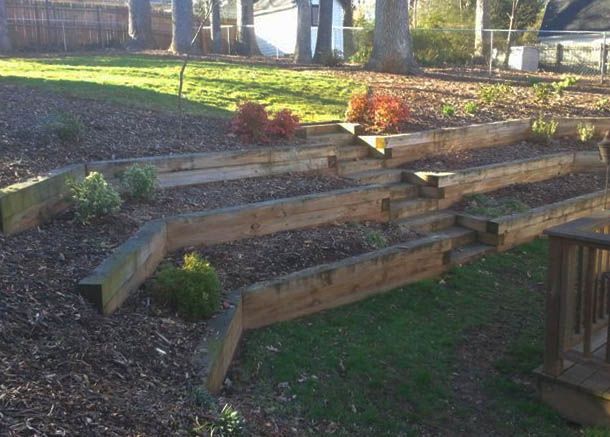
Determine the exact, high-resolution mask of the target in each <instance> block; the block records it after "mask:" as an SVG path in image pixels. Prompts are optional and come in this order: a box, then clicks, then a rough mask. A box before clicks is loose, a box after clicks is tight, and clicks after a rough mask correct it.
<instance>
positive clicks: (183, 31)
mask: <svg viewBox="0 0 610 437" xmlns="http://www.w3.org/2000/svg"><path fill="white" fill-rule="evenodd" d="M192 40H193V2H192V0H172V45H171V47H170V49H169V50H170V51H171V52H173V53H188V51H189V50H190V48H191V42H192Z"/></svg>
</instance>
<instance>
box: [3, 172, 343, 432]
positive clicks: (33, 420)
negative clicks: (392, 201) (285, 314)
mask: <svg viewBox="0 0 610 437" xmlns="http://www.w3.org/2000/svg"><path fill="white" fill-rule="evenodd" d="M348 185H349V183H348V182H347V181H345V180H343V179H340V178H337V177H333V176H321V175H317V176H306V175H303V174H293V175H285V176H277V177H269V178H258V179H250V180H239V181H229V182H218V183H211V184H206V185H201V186H193V187H186V188H177V189H172V190H166V191H162V192H161V193H160V195H159V197H158V198H157V199H156V200H155V201H154V202H153V203H152V204H150V205H148V204H138V203H135V202H126V203H125V204H124V205H123V207H122V208H121V211H120V212H119V213H117V214H116V215H114V216H111V217H108V218H105V219H100V220H97V221H96V222H94V223H92V224H91V225H88V226H85V225H81V224H80V223H79V222H77V221H76V220H75V219H74V215H73V213H72V212H71V211H69V212H67V213H65V214H63V215H61V216H60V217H57V218H56V219H55V220H54V221H53V222H51V223H49V224H46V225H42V226H40V227H39V228H37V229H32V230H29V231H26V232H23V233H20V234H18V235H15V236H12V237H5V236H2V235H1V234H0V374H1V375H2V378H0V387H1V390H0V435H5V434H9V435H55V434H58V435H63V434H62V433H67V434H72V435H126V433H128V434H130V435H177V434H178V435H181V434H187V432H188V430H189V429H191V428H192V426H193V425H194V422H193V421H194V419H195V417H196V416H198V415H199V417H201V413H202V412H203V413H205V411H202V410H201V408H199V407H197V406H196V405H195V402H194V400H193V396H192V389H193V387H194V386H197V385H199V384H200V383H201V381H199V380H196V379H194V378H193V369H192V368H191V364H190V363H191V357H192V353H193V350H194V347H195V346H196V344H197V342H198V341H199V340H200V339H201V337H202V336H203V334H202V333H203V330H204V329H205V323H187V322H184V321H182V320H180V319H177V318H175V317H173V315H172V314H169V313H168V311H155V312H153V311H151V308H150V305H149V302H148V301H146V300H144V301H139V300H136V301H133V302H131V304H130V305H126V306H125V307H124V308H122V309H120V310H119V311H118V312H117V313H115V314H114V315H112V316H111V317H101V316H100V315H98V314H97V312H96V311H95V310H93V309H92V307H91V306H90V305H89V304H88V303H86V302H84V301H83V299H82V298H81V297H80V296H79V295H78V294H77V293H76V291H75V285H76V283H77V282H78V281H79V280H80V279H82V278H83V277H85V276H87V275H88V274H89V273H90V272H91V271H92V270H93V269H94V268H95V267H96V266H97V265H98V264H99V263H100V262H101V261H102V260H103V259H104V258H105V257H106V256H107V255H108V254H109V253H110V252H111V251H112V250H113V249H114V248H115V247H116V246H118V245H120V244H121V243H123V242H124V241H125V240H126V239H127V238H128V237H129V236H130V235H131V234H132V233H134V232H135V231H136V230H137V229H138V228H139V226H140V225H141V224H142V223H143V222H145V221H147V220H150V219H152V218H156V217H160V216H163V215H170V214H177V213H180V212H186V211H195V210H203V209H209V208H218V207H223V206H230V205H236V204H240V203H243V202H247V201H250V202H254V201H260V200H266V199H275V198H282V197H289V196H295V195H300V194H306V193H313V192H320V191H326V190H332V189H337V188H343V187H345V186H348ZM346 244H347V243H346ZM217 256H218V257H221V256H222V253H221V251H220V249H218V252H217ZM260 256H262V255H260ZM246 261H247V260H243V261H242V262H246ZM176 430H180V431H176Z"/></svg>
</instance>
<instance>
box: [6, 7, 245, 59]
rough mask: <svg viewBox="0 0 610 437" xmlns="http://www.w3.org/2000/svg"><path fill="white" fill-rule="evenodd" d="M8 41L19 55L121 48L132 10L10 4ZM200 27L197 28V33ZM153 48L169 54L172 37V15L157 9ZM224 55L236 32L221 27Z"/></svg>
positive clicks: (206, 47)
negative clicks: (28, 52)
mask: <svg viewBox="0 0 610 437" xmlns="http://www.w3.org/2000/svg"><path fill="white" fill-rule="evenodd" d="M6 9H7V17H8V28H9V36H10V38H11V42H12V45H13V48H14V49H15V50H18V51H64V52H69V51H75V50H86V49H104V48H113V47H122V46H123V45H124V44H125V42H126V41H127V39H128V33H127V29H128V10H127V6H126V5H125V4H124V3H99V2H96V3H70V2H60V1H56V0H6ZM198 26H199V24H196V27H198ZM152 29H153V39H154V41H155V45H154V47H152V48H155V49H162V50H165V49H167V48H168V47H169V45H170V43H171V37H172V17H171V13H170V12H168V11H164V10H159V9H154V10H153V13H152ZM222 36H223V52H224V53H229V52H230V50H231V46H234V39H235V31H234V30H233V29H232V26H223V31H222ZM197 47H198V48H199V50H200V51H201V52H202V53H208V52H209V51H210V47H211V40H210V30H209V28H204V29H203V31H202V32H201V36H200V38H199V41H198V43H197Z"/></svg>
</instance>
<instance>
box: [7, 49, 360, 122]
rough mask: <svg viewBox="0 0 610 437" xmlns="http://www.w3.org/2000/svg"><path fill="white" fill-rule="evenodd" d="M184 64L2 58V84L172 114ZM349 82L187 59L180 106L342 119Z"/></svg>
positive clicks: (127, 58)
mask: <svg viewBox="0 0 610 437" xmlns="http://www.w3.org/2000/svg"><path fill="white" fill-rule="evenodd" d="M180 67H181V61H180V60H177V59H168V58H154V57H149V56H70V57H57V58H0V83H17V84H23V85H32V86H40V87H43V88H46V89H49V90H52V91H59V92H64V93H69V94H71V95H74V96H78V97H86V98H95V99H107V100H111V101H114V102H116V103H120V104H127V105H137V106H139V107H145V108H150V109H161V110H170V111H173V110H176V109H177V106H176V105H177V97H176V94H177V90H178V77H179V72H180ZM356 88H357V86H356V84H355V83H354V82H353V81H350V80H346V79H344V78H337V77H333V76H331V75H328V74H325V73H324V72H323V71H294V70H290V69H286V68H280V67H272V66H265V65H246V64H233V63H227V62H208V61H191V62H190V63H189V66H188V69H187V71H186V80H185V88H184V96H185V98H186V99H187V100H188V101H187V103H186V105H185V109H186V111H188V112H190V113H194V114H202V115H217V116H228V115H229V114H230V112H229V111H233V110H234V109H235V107H236V104H237V103H238V102H239V101H240V100H255V101H257V102H261V103H265V104H268V105H269V108H270V109H272V110H277V109H280V108H283V107H287V108H290V109H292V110H293V111H295V112H296V113H297V114H298V115H299V116H300V117H301V118H302V121H303V122H314V121H325V120H336V119H343V115H344V113H345V109H346V104H347V100H348V98H349V96H350V94H351V92H352V91H353V90H354V89H356Z"/></svg>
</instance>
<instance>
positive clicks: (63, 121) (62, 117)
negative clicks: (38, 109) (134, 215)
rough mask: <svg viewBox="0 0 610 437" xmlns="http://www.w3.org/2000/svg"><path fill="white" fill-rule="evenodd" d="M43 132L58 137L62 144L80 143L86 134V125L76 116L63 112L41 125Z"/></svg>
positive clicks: (48, 118)
mask: <svg viewBox="0 0 610 437" xmlns="http://www.w3.org/2000/svg"><path fill="white" fill-rule="evenodd" d="M41 128H42V131H43V132H45V133H46V134H47V135H52V136H55V137H57V138H58V139H59V140H60V141H61V142H62V143H79V142H80V141H81V140H82V138H83V136H84V133H85V125H84V124H83V122H82V121H81V120H80V118H78V117H77V116H75V115H72V114H70V113H68V112H61V113H58V114H54V115H51V116H49V117H47V118H46V119H44V120H43V121H42V123H41Z"/></svg>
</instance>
